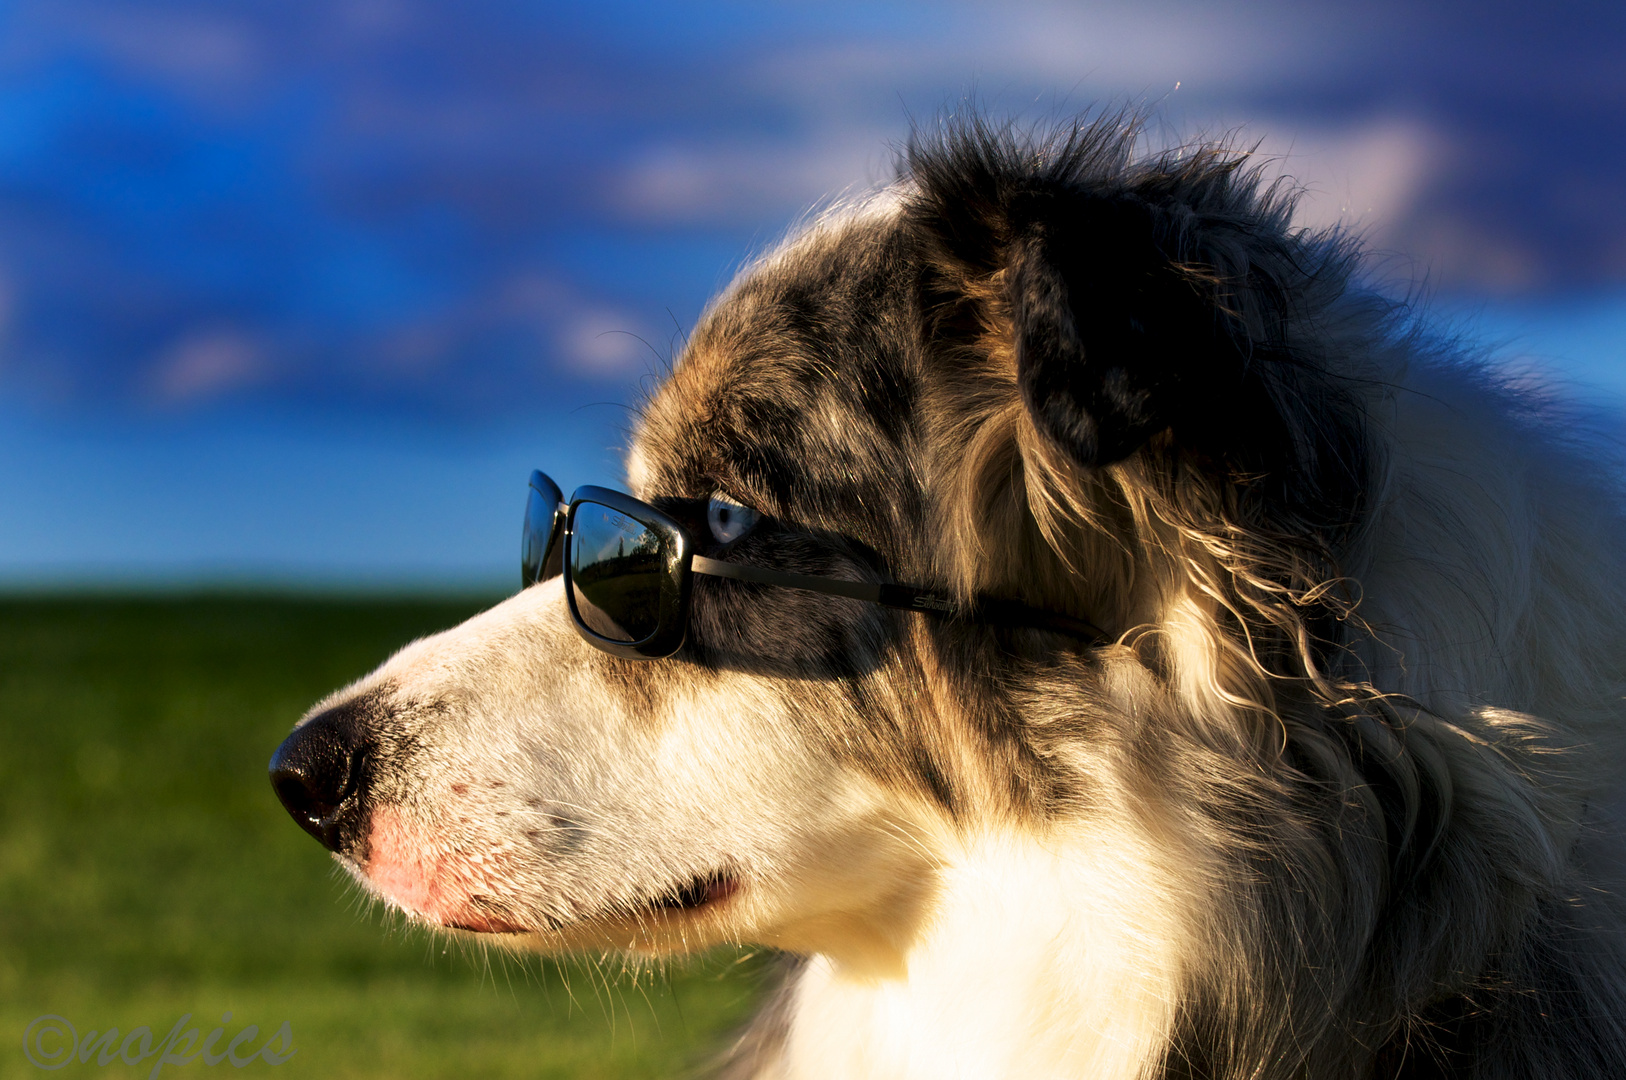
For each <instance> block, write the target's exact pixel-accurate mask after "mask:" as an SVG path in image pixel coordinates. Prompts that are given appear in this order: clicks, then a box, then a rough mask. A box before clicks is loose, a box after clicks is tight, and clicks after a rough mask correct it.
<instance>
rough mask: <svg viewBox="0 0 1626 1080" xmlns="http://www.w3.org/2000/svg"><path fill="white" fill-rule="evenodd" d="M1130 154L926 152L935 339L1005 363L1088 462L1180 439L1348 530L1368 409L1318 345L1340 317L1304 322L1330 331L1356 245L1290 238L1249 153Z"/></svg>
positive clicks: (1191, 451) (1319, 520) (1309, 522)
mask: <svg viewBox="0 0 1626 1080" xmlns="http://www.w3.org/2000/svg"><path fill="white" fill-rule="evenodd" d="M1090 138H1096V139H1097V140H1098V141H1097V142H1095V143H1091V142H1089V139H1090ZM1127 154H1128V144H1127V143H1126V142H1124V141H1122V140H1117V141H1114V140H1113V139H1109V138H1106V137H1104V136H1101V135H1100V133H1099V132H1094V133H1086V134H1085V135H1080V136H1075V140H1074V141H1073V142H1071V143H1068V142H1065V141H1064V143H1063V144H1062V145H1061V146H1060V147H1059V148H1052V149H1051V150H1049V151H1046V152H1045V153H1042V154H1041V153H1035V152H1032V150H1031V148H1030V149H1028V150H1024V149H1023V148H1022V146H1020V145H1017V144H1008V143H1007V142H1006V141H1004V140H1003V139H1002V137H1000V136H997V135H992V136H991V135H989V134H988V133H986V132H977V131H972V132H971V133H969V134H963V135H962V136H960V137H953V138H950V139H949V140H948V141H947V143H946V144H945V145H943V146H930V145H916V146H912V147H911V148H910V156H909V167H908V173H907V175H908V177H909V179H910V180H911V181H912V183H913V188H914V190H913V192H912V194H911V195H910V197H909V198H908V199H907V200H906V203H905V215H906V221H907V227H908V229H909V232H910V235H911V236H912V237H913V238H914V241H915V242H916V243H918V244H919V245H920V252H921V256H922V260H923V263H924V265H925V268H926V269H925V271H924V279H923V284H922V309H923V312H924V326H923V332H924V334H925V335H926V338H927V347H928V348H930V349H937V350H946V351H948V352H951V353H955V352H957V353H959V354H960V355H963V356H965V357H967V358H968V359H969V360H970V361H971V362H973V363H974V362H975V359H976V358H977V357H982V358H992V359H993V360H995V363H994V364H993V365H992V366H991V369H990V370H989V377H990V378H998V379H1003V380H1006V383H1007V385H1008V382H1009V380H1010V378H1011V377H1012V376H1014V380H1015V384H1016V389H1017V391H1018V392H1019V393H1020V396H1021V399H1022V403H1023V405H1024V406H1025V412H1026V415H1027V418H1028V421H1029V423H1030V426H1031V428H1032V429H1033V430H1034V432H1035V433H1036V434H1038V435H1039V436H1041V437H1042V438H1044V439H1045V440H1046V441H1047V442H1048V443H1049V444H1050V445H1052V446H1053V447H1055V448H1057V449H1059V450H1060V451H1062V453H1063V454H1064V455H1065V456H1066V457H1067V458H1069V459H1070V460H1071V461H1072V462H1073V463H1074V464H1076V465H1078V466H1081V467H1083V468H1084V469H1086V470H1088V469H1095V468H1100V467H1103V466H1109V465H1113V464H1115V463H1117V462H1120V461H1123V460H1124V459H1125V458H1128V457H1129V456H1131V455H1132V454H1134V453H1135V452H1136V451H1137V450H1139V449H1140V448H1141V447H1143V446H1146V445H1147V443H1148V442H1150V441H1152V440H1153V439H1154V438H1156V437H1157V436H1159V435H1160V434H1162V433H1164V432H1168V433H1170V435H1171V436H1172V438H1171V440H1169V442H1170V445H1172V446H1173V447H1174V448H1175V449H1177V450H1179V451H1181V452H1185V453H1187V454H1188V455H1189V459H1190V460H1192V461H1193V462H1196V463H1199V464H1200V465H1201V466H1202V467H1203V468H1204V469H1205V470H1207V471H1208V472H1209V473H1210V475H1212V476H1213V477H1214V478H1215V479H1216V480H1218V481H1220V482H1222V483H1223V482H1228V481H1233V480H1235V481H1238V482H1241V483H1245V484H1246V485H1247V487H1248V489H1249V491H1250V492H1251V493H1252V497H1254V498H1256V499H1258V500H1261V501H1262V503H1263V504H1264V505H1265V506H1267V507H1268V511H1267V512H1268V513H1270V515H1271V516H1272V517H1274V518H1275V519H1276V523H1277V524H1278V525H1281V526H1282V527H1284V528H1288V529H1289V531H1293V530H1301V529H1305V528H1308V529H1311V530H1334V531H1336V530H1337V529H1340V528H1342V527H1343V526H1344V525H1346V524H1347V523H1348V522H1349V521H1350V520H1352V517H1353V516H1354V514H1355V511H1356V507H1357V504H1358V502H1359V498H1360V491H1361V490H1362V488H1363V486H1364V484H1365V482H1366V476H1365V475H1364V474H1363V472H1362V469H1363V467H1364V466H1363V455H1364V452H1363V449H1362V447H1363V445H1364V437H1363V433H1362V430H1361V420H1360V411H1359V409H1358V408H1357V407H1355V406H1354V404H1353V399H1352V398H1351V397H1350V394H1349V392H1348V389H1347V384H1346V383H1343V382H1340V381H1339V380H1338V379H1335V378H1334V377H1332V376H1331V374H1330V373H1329V370H1328V367H1327V364H1326V362H1325V360H1326V358H1325V357H1323V356H1321V355H1319V354H1315V355H1311V354H1310V353H1309V352H1308V351H1307V347H1306V346H1305V345H1304V344H1303V340H1315V341H1323V340H1324V339H1326V337H1327V334H1326V332H1325V327H1322V329H1321V331H1319V332H1316V333H1311V334H1308V335H1306V334H1302V333H1296V332H1295V331H1294V330H1293V327H1294V326H1301V327H1312V328H1313V327H1317V326H1321V324H1322V323H1324V322H1326V320H1327V319H1328V315H1327V313H1328V312H1329V311H1330V310H1331V308H1332V305H1333V304H1334V303H1335V302H1336V300H1337V298H1338V297H1339V296H1340V295H1341V294H1342V290H1343V287H1344V283H1345V282H1346V280H1347V277H1348V265H1347V258H1348V255H1347V250H1346V249H1345V248H1342V247H1340V246H1339V245H1338V244H1337V243H1335V242H1330V243H1319V242H1310V241H1306V240H1304V239H1303V238H1302V237H1300V236H1298V235H1297V234H1295V233H1293V232H1292V230H1291V228H1290V225H1289V213H1290V210H1291V206H1290V204H1287V203H1283V202H1279V201H1273V200H1272V198H1271V197H1270V196H1269V195H1268V194H1262V193H1260V192H1259V191H1257V190H1256V183H1255V180H1254V179H1253V178H1252V177H1249V176H1247V175H1245V174H1240V173H1239V172H1238V163H1237V159H1234V158H1228V157H1226V156H1224V155H1223V154H1218V153H1213V154H1209V155H1207V156H1206V157H1203V156H1200V155H1199V156H1194V157H1192V158H1190V159H1189V160H1188V159H1180V160H1174V159H1171V160H1170V161H1167V162H1162V163H1159V165H1158V166H1157V167H1148V168H1145V169H1133V168H1130V167H1129V166H1128V165H1127V164H1126V162H1127ZM1318 245H1319V246H1318ZM1301 339H1302V340H1301ZM1319 347H1320V346H1319V345H1318V346H1317V348H1319ZM1001 358H1003V359H1001ZM1345 366H1349V365H1345ZM1013 368H1014V370H1012V369H1013ZM962 373H963V371H962Z"/></svg>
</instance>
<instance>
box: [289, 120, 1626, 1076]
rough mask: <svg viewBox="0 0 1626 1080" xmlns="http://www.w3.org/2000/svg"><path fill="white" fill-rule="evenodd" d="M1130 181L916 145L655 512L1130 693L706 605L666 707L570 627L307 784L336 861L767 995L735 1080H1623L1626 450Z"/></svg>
mask: <svg viewBox="0 0 1626 1080" xmlns="http://www.w3.org/2000/svg"><path fill="white" fill-rule="evenodd" d="M1133 142H1134V131H1133V129H1132V125H1129V124H1127V123H1125V122H1124V121H1123V120H1122V118H1114V117H1108V118H1105V119H1102V120H1098V121H1095V122H1093V123H1082V124H1080V125H1078V126H1074V127H1070V128H1066V129H1063V130H1061V131H1058V132H1050V133H1039V134H1024V133H1021V132H1018V131H1015V130H1014V129H1008V128H996V127H991V126H989V125H986V124H985V123H983V122H981V121H979V120H970V121H964V122H956V123H950V124H947V125H945V127H944V128H943V129H942V130H941V131H940V132H939V133H937V134H933V135H923V136H920V137H917V138H916V139H915V140H914V141H913V142H912V143H911V144H910V146H909V149H908V151H907V154H906V160H905V162H904V163H903V166H902V171H901V176H900V179H899V180H898V182H897V183H896V184H895V185H894V186H893V187H891V188H890V189H888V190H887V191H886V192H885V193H883V194H882V195H880V196H878V197H876V198H873V199H871V200H868V201H866V202H863V203H861V204H858V205H856V206H851V207H846V208H842V209H840V210H838V211H833V212H831V213H828V214H826V215H824V216H822V217H820V218H818V219H816V220H815V221H813V222H812V223H811V224H810V225H809V226H808V227H806V228H805V229H804V230H802V231H801V232H799V233H798V234H797V235H795V236H793V237H792V238H791V239H790V240H789V241H787V242H786V243H785V244H784V245H783V246H782V247H781V248H780V249H778V250H777V251H775V252H773V253H771V254H770V255H768V256H767V257H765V258H763V259H762V260H760V261H758V262H757V263H755V264H753V265H752V266H750V267H748V268H746V270H745V271H744V272H742V274H741V275H740V277H739V279H738V280H737V281H736V282H735V283H734V285H733V286H731V287H730V289H729V290H728V291H727V292H725V293H724V295H723V296H722V297H721V298H720V299H719V300H718V301H717V302H716V303H715V304H714V305H713V306H712V308H711V309H710V310H709V311H708V313H707V314H706V316H705V318H704V319H703V320H702V323H701V325H700V326H699V327H698V328H697V330H696V332H695V334H694V336H693V339H692V341H691V343H690V344H689V345H688V347H687V348H686V350H685V353H684V355H683V356H682V357H681V358H680V359H679V361H678V363H677V364H676V366H675V369H674V371H673V373H672V374H671V376H670V377H669V379H668V380H667V381H666V383H665V384H664V385H663V386H662V387H661V388H660V389H659V390H658V391H657V392H656V393H655V394H654V396H653V397H652V399H651V400H650V401H649V403H648V405H647V407H646V409H645V410H644V414H643V417H642V420H641V423H640V426H639V429H638V432H637V435H636V438H635V440H634V444H633V447H632V450H631V454H630V457H629V475H630V480H631V488H632V490H633V491H634V492H635V493H636V494H637V495H638V496H639V497H640V498H644V499H648V500H653V501H657V502H659V503H660V504H661V505H664V506H668V507H670V508H671V509H672V512H674V513H682V512H683V511H684V508H685V507H687V506H689V505H690V502H689V501H692V500H705V499H706V498H707V497H709V496H710V495H711V494H712V493H713V492H716V491H722V492H725V493H727V494H728V495H729V496H730V497H732V498H734V499H737V500H739V501H741V502H743V503H745V504H747V505H750V506H754V507H756V508H757V509H758V510H759V511H760V512H761V513H762V514H763V515H764V518H763V521H762V523H761V524H759V525H757V526H756V527H755V528H754V529H752V530H751V531H750V532H749V533H747V534H746V535H745V536H744V537H742V538H740V539H739V540H736V541H734V542H733V543H731V544H728V545H726V546H719V545H712V546H711V547H709V548H707V547H705V546H704V544H703V545H702V548H703V551H705V552H707V553H710V554H712V555H713V557H718V558H735V559H738V560H740V561H744V562H752V563H755V564H758V565H764V566H778V567H781V568H785V569H790V570H796V571H801V572H811V573H821V574H827V575H835V576H845V577H851V578H856V579H861V580H886V579H889V578H890V579H892V580H897V581H905V582H911V583H915V584H926V585H935V586H937V587H940V588H946V589H949V590H952V592H953V593H954V594H955V595H957V596H958V597H960V598H961V599H962V600H963V601H965V602H966V603H967V604H969V603H971V602H972V601H973V600H975V599H976V598H977V597H979V596H986V595H992V596H996V597H1006V598H1016V599H1020V600H1022V601H1025V602H1026V603H1029V604H1032V605H1035V606H1039V607H1043V608H1048V609H1051V610H1055V611H1062V612H1066V613H1070V614H1073V615H1076V616H1079V617H1083V618H1087V619H1088V620H1090V621H1091V622H1092V623H1094V624H1096V625H1098V626H1102V627H1106V628H1107V629H1108V631H1109V633H1110V635H1111V639H1112V640H1110V641H1109V642H1107V643H1104V644H1091V643H1084V642H1078V641H1073V640H1071V639H1067V638H1062V637H1058V636H1054V635H1051V634H1047V633H1042V632H1039V631H1031V630H1010V629H1000V628H994V627H990V626H986V625H983V624H980V623H977V622H974V621H971V620H969V619H947V620H932V619H928V618H927V617H925V616H922V615H919V614H911V613H900V612H890V611H883V610H881V609H877V608H870V607H867V606H866V605H863V604H860V603H857V602H855V601H848V600H844V599H838V598H833V597H827V596H815V595H812V594H804V593H799V592H792V591H788V590H775V589H768V588H763V587H759V586H753V585H747V584H744V583H740V582H734V581H724V580H720V579H699V580H697V582H696V585H695V596H694V611H693V616H692V620H691V627H690V633H689V639H688V642H687V644H686V645H685V646H684V649H683V650H682V651H681V652H680V653H679V654H678V655H677V656H675V657H673V658H671V659H669V660H664V661H658V662H653V663H639V662H633V661H625V660H620V659H616V658H612V657H609V656H606V655H603V654H601V653H598V652H596V651H595V650H593V649H592V648H591V647H590V646H588V645H586V644H585V643H583V642H582V641H581V640H580V639H579V638H577V637H576V636H575V634H574V633H573V631H572V630H571V629H570V626H569V622H568V616H567V615H566V614H565V609H564V600H563V595H562V591H561V588H560V583H559V582H558V580H557V579H556V580H554V581H552V582H549V583H545V584H543V585H538V586H534V587H532V588H530V589H528V590H526V591H525V592H524V593H522V594H520V595H519V596H517V597H515V598H513V599H512V600H509V601H508V602H506V603H505V604H503V605H501V606H499V607H497V608H495V609H493V610H492V611H491V612H488V613H486V614H485V615H482V616H479V617H478V618H476V619H474V620H472V621H471V622H469V623H467V624H465V625H464V626H462V627H459V628H457V629H454V630H451V631H448V632H447V633H445V634H443V635H439V636H437V637H434V638H430V639H427V640H425V641H423V642H419V643H416V644H414V645H412V646H409V647H408V648H407V649H405V650H403V651H402V653H401V654H399V655H398V656H397V657H395V658H394V659H392V660H391V661H390V662H389V663H387V664H386V665H385V666H384V667H383V668H381V669H380V671H379V672H378V673H377V674H375V675H373V676H370V677H369V678H368V679H366V680H363V681H362V682H361V683H360V684H358V685H357V686H356V687H352V688H350V689H348V690H346V691H342V692H340V693H339V694H337V695H335V696H334V697H333V698H331V699H329V700H328V701H327V702H325V703H323V705H322V706H320V707H319V708H318V709H317V710H313V714H312V718H310V719H308V720H307V721H306V722H305V725H304V726H303V727H302V728H300V729H299V730H298V731H296V733H295V735H294V736H293V737H292V738H291V739H290V743H292V742H293V740H296V739H300V738H301V734H300V732H306V733H307V737H309V733H311V732H317V733H319V734H320V737H321V739H323V740H326V742H324V743H323V744H322V745H324V746H326V745H330V744H331V745H336V746H341V747H342V748H343V750H342V753H343V754H345V755H349V756H347V757H346V758H345V760H346V761H348V762H350V763H351V764H348V765H346V766H345V775H346V776H347V777H348V779H347V780H346V784H347V787H346V789H345V790H346V801H345V803H344V806H343V808H342V809H341V811H340V812H338V813H337V814H336V816H335V820H334V822H333V829H334V832H333V833H332V836H333V837H335V838H336V839H333V840H332V846H334V847H335V850H336V851H337V852H338V856H339V858H340V860H341V862H343V863H344V864H345V865H346V866H347V867H349V868H350V869H351V870H352V871H353V872H354V873H355V875H356V876H357V878H358V880H360V881H362V882H363V883H364V884H365V885H366V886H367V887H368V888H370V889H372V890H374V891H375V892H377V893H378V894H380V895H382V896H384V897H385V898H386V899H388V900H390V901H391V902H392V903H395V904H397V905H399V906H401V907H402V908H404V909H405V910H406V911H408V912H409V913H410V914H412V915H413V916H414V917H417V918H420V919H422V920H424V921H426V922H430V923H435V924H439V925H451V926H458V927H462V928H465V929H469V930H472V931H476V932H484V933H501V934H506V935H508V936H509V938H510V939H511V940H512V941H513V942H515V943H517V944H520V945H524V946H527V947H538V948H543V949H568V948H613V949H624V950H628V951H631V952H634V953H641V954H663V953H673V952H684V951H689V950H693V949H698V948H703V947H706V946H708V945H710V944H713V943H716V942H721V941H752V942H760V943H765V944H768V945H770V946H774V947H777V948H780V949H782V950H784V951H785V954H786V957H787V959H786V967H785V980H784V983H783V986H782V987H781V988H780V990H779V991H778V992H777V994H776V995H775V996H774V997H773V998H772V999H771V1000H770V1001H769V1003H768V1004H767V1006H766V1007H765V1009H764V1011H763V1013H762V1014H761V1016H760V1017H759V1018H758V1020H757V1022H756V1023H755V1024H754V1025H753V1027H752V1028H751V1029H750V1030H749V1031H748V1032H746V1033H745V1034H744V1035H743V1036H742V1037H741V1039H740V1040H739V1042H738V1044H737V1045H736V1046H735V1047H734V1049H733V1051H732V1052H731V1053H730V1054H729V1056H728V1058H727V1060H726V1061H725V1062H724V1063H723V1064H722V1065H721V1066H720V1068H721V1069H722V1070H723V1072H724V1074H725V1075H728V1076H734V1077H764V1078H766V1077H787V1078H788V1077H829V1076H853V1077H862V1076H877V1077H879V1076H888V1077H893V1076H910V1077H914V1076H919V1077H942V1076H967V1077H971V1076H975V1077H993V1076H1009V1077H1024V1078H1028V1077H1064V1076H1067V1077H1071V1076H1078V1077H1091V1078H1100V1077H1123V1078H1131V1077H1137V1078H1139V1077H1144V1078H1153V1077H1168V1078H1181V1077H1202V1078H1212V1080H1242V1078H1258V1080H1265V1078H1274V1077H1283V1078H1286V1077H1305V1078H1318V1077H1338V1078H1347V1077H1416V1078H1421V1077H1435V1076H1462V1077H1483V1078H1492V1077H1496V1078H1500V1077H1509V1078H1511V1077H1530V1078H1535V1077H1543V1078H1546V1077H1576V1078H1580V1077H1597V1078H1603V1077H1617V1076H1620V1075H1626V941H1623V940H1622V932H1623V931H1626V909H1623V907H1622V903H1621V901H1620V899H1619V896H1618V894H1617V891H1616V890H1617V887H1618V884H1619V877H1620V871H1621V869H1622V861H1621V832H1620V825H1619V821H1618V819H1617V816H1616V813H1617V810H1618V807H1619V803H1620V789H1621V784H1620V781H1621V768H1620V759H1619V756H1618V745H1617V743H1618V737H1619V734H1620V727H1621V722H1622V712H1623V710H1626V634H1623V631H1622V619H1621V615H1620V613H1621V612H1622V610H1626V544H1623V543H1622V541H1623V540H1626V532H1623V530H1622V524H1621V515H1620V506H1621V502H1620V499H1619V493H1618V491H1617V490H1616V488H1615V487H1614V486H1612V484H1611V483H1609V482H1608V481H1607V480H1606V478H1605V470H1604V469H1603V467H1602V466H1601V465H1600V461H1599V457H1598V453H1597V451H1596V450H1595V449H1593V448H1590V447H1589V445H1588V444H1587V443H1586V441H1585V440H1584V439H1583V438H1581V437H1579V436H1575V435H1573V434H1571V433H1569V432H1567V431H1566V430H1565V425H1564V423H1563V419H1562V413H1561V412H1560V411H1559V410H1557V409H1556V408H1555V407H1554V406H1553V404H1552V403H1551V402H1550V401H1548V400H1546V399H1544V398H1540V397H1538V396H1536V395H1533V394H1531V393H1529V392H1520V391H1518V390H1516V389H1512V388H1509V387H1508V386H1505V385H1498V384H1497V382H1496V380H1495V378H1494V377H1493V376H1492V375H1491V374H1490V373H1489V372H1488V371H1487V370H1485V369H1482V368H1481V367H1479V366H1477V364H1476V361H1475V357H1473V356H1472V355H1468V354H1465V353H1464V352H1463V351H1461V350H1459V349H1458V348H1457V347H1455V346H1453V345H1451V344H1450V343H1448V342H1444V341H1442V340H1440V339H1436V338H1433V337H1430V336H1428V335H1427V334H1426V333H1424V332H1423V331H1422V330H1421V329H1419V328H1418V327H1417V326H1416V325H1415V324H1414V323H1412V322H1410V321H1409V320H1408V318H1407V316H1406V313H1405V312H1404V310H1403V309H1402V308H1401V307H1399V306H1398V305H1396V304H1394V303H1392V302H1390V301H1387V300H1384V299H1382V298H1381V297H1380V296H1378V295H1376V294H1374V293H1373V292H1371V291H1368V290H1367V289H1366V288H1364V287H1363V286H1362V285H1361V284H1360V281H1359V277H1358V271H1359V262H1358V254H1357V251H1356V248H1355V245H1354V244H1353V243H1352V242H1351V241H1350V240H1349V239H1348V238H1347V237H1345V236H1343V235H1341V234H1338V233H1311V232H1305V231H1301V230H1295V229H1294V228H1293V227H1292V226H1291V224H1290V213H1291V210H1292V206H1291V200H1290V198H1289V197H1288V196H1287V195H1285V194H1284V193H1283V192H1282V191H1281V189H1279V188H1273V187H1268V186H1264V185H1262V184H1261V182H1260V179H1259V174H1258V173H1257V172H1256V171H1253V170H1251V169H1250V168H1249V167H1248V162H1247V157H1246V156H1245V155H1240V154H1234V153H1231V152H1229V151H1227V150H1225V149H1223V148H1215V147H1197V148H1191V149H1186V150H1181V151H1178V152H1174V153H1169V154H1164V155H1160V156H1156V157H1151V158H1146V159H1136V158H1135V157H1134V156H1133V153H1132V150H1133ZM695 532H696V536H697V537H699V538H701V539H702V540H704V538H705V537H706V535H707V534H706V528H705V525H704V520H703V518H701V519H699V522H698V523H697V524H696V526H695ZM358 748H359V749H358Z"/></svg>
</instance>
